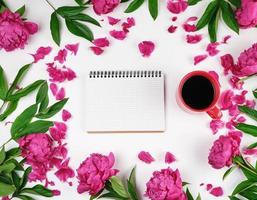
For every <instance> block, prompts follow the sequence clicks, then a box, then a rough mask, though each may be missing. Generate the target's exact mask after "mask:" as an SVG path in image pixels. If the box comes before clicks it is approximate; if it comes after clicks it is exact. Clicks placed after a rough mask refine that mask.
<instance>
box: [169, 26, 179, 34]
mask: <svg viewBox="0 0 257 200" xmlns="http://www.w3.org/2000/svg"><path fill="white" fill-rule="evenodd" d="M177 28H178V27H177V26H173V25H171V26H170V27H169V28H168V32H169V33H175V31H176V30H177Z"/></svg>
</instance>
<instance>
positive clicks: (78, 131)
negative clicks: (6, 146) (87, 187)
mask: <svg viewBox="0 0 257 200" xmlns="http://www.w3.org/2000/svg"><path fill="white" fill-rule="evenodd" d="M9 2H10V3H9V4H10V7H11V8H12V9H13V10H16V8H18V7H20V6H21V5H23V3H24V2H25V1H11V0H10V1H9ZM25 3H26V5H27V12H26V17H27V18H28V19H29V20H31V21H34V22H36V23H38V24H39V26H40V30H39V32H38V33H37V34H36V35H34V36H32V37H31V39H30V40H29V44H28V45H27V46H26V48H25V49H24V50H17V51H14V52H10V53H6V52H4V51H3V50H2V51H1V53H0V63H1V65H2V66H3V67H4V69H5V71H6V72H7V75H8V77H10V78H11V77H14V75H15V74H16V72H17V70H18V69H19V68H20V67H21V66H22V65H24V64H26V63H28V62H31V61H32V57H31V56H30V55H29V54H28V53H32V52H35V51H36V49H37V48H38V47H39V46H46V45H50V46H53V47H54V51H53V52H54V53H53V52H52V54H51V56H49V57H47V59H46V60H44V61H41V62H39V63H37V64H35V65H34V66H33V68H32V69H31V70H30V72H29V74H28V76H27V77H26V78H25V80H24V85H26V84H27V83H30V82H32V81H34V80H36V79H39V78H41V79H42V78H43V79H46V78H47V74H46V66H45V65H44V63H45V62H47V61H51V60H52V58H53V56H54V55H55V54H56V52H57V51H58V47H57V46H56V45H55V44H54V43H53V41H52V39H51V35H50V31H49V18H50V14H51V12H52V10H51V8H50V7H49V6H48V5H47V4H46V3H45V2H44V0H33V1H32V0H31V1H26V2H25ZM52 3H53V4H54V5H55V6H56V7H57V6H59V5H73V2H72V0H62V1H58V0H52ZM207 3H208V1H206V2H202V3H199V5H197V6H194V7H190V8H188V9H187V11H186V12H185V13H183V14H181V15H179V16H178V21H177V22H175V23H174V24H177V25H179V28H178V30H177V31H176V33H174V34H169V33H168V32H167V28H168V27H169V26H170V25H171V24H172V23H173V22H171V17H172V16H174V15H172V14H171V13H169V12H168V11H167V9H166V3H165V2H164V1H163V2H162V3H161V5H160V9H159V10H160V13H159V16H158V19H157V20H156V21H155V22H153V20H152V19H151V18H150V16H149V13H148V10H147V5H146V4H144V5H143V6H142V7H141V8H140V9H139V10H137V11H136V12H135V13H133V14H130V15H127V14H124V13H123V11H124V10H125V8H126V6H127V4H123V5H121V6H119V8H117V9H116V10H115V12H113V14H111V16H113V17H118V18H122V19H125V18H126V17H128V16H134V17H135V19H136V26H135V27H133V28H132V29H131V32H130V33H129V34H128V38H126V39H125V40H124V41H118V40H115V39H113V38H110V37H109V36H108V31H109V30H111V29H112V27H111V26H110V25H108V24H107V22H106V20H105V21H104V22H102V28H97V27H94V26H92V29H93V30H94V33H95V37H96V38H97V37H103V36H108V38H109V39H110V41H111V46H110V48H107V49H106V51H105V53H104V54H103V55H101V56H95V55H93V54H92V52H91V51H90V50H89V49H88V47H89V45H90V43H89V42H87V41H85V40H83V39H80V38H78V37H75V36H73V35H71V34H70V33H69V32H68V31H67V30H66V28H65V27H64V26H63V27H62V47H63V46H64V45H65V44H67V43H76V42H80V49H79V52H78V55H77V56H76V57H72V56H69V57H68V61H67V66H69V67H71V68H72V69H73V70H74V71H76V73H77V75H78V78H77V79H76V80H74V81H72V82H68V83H65V84H64V85H63V86H64V87H66V93H67V96H68V97H70V100H69V102H68V103H67V106H66V108H67V109H68V110H70V111H71V112H72V114H73V118H72V120H70V121H69V123H68V125H69V130H68V137H67V143H68V145H67V146H68V148H69V155H70V157H71V166H72V167H73V168H74V169H76V168H77V167H78V166H79V164H80V163H81V162H82V161H83V160H84V159H85V158H86V157H87V156H88V155H89V154H90V153H93V152H99V153H103V154H108V153H109V152H110V151H112V152H114V154H115V156H116V164H115V167H116V168H117V169H120V170H121V172H120V174H119V175H120V176H121V177H124V178H125V177H127V176H128V175H129V172H130V170H131V169H132V168H133V166H135V165H137V182H138V188H139V191H140V195H141V196H142V199H144V197H143V193H144V191H145V184H146V182H147V181H148V179H149V178H150V176H151V174H152V172H153V171H154V170H159V169H161V168H164V167H167V165H166V164H164V155H165V152H166V151H171V152H172V153H174V154H175V155H176V157H177V160H178V162H176V163H174V164H172V165H171V167H172V168H173V169H175V168H179V170H180V172H181V174H182V177H183V180H184V181H187V182H190V183H191V185H190V189H191V191H192V193H193V194H194V195H195V196H196V194H197V193H198V192H200V193H201V195H202V199H203V200H214V199H217V198H215V197H213V196H211V195H210V194H208V192H206V191H205V189H204V188H203V187H200V186H199V185H200V183H212V184H213V185H214V186H222V187H223V188H224V190H225V194H226V195H229V194H230V193H231V192H232V189H233V188H234V187H235V186H236V184H237V183H239V181H240V180H241V179H242V178H243V176H242V175H241V174H240V172H239V171H236V172H234V173H233V175H231V176H230V177H228V178H227V179H226V180H225V181H224V182H223V181H222V175H223V173H224V171H225V169H223V170H215V169H212V168H211V167H210V166H209V165H208V159H207V158H208V152H209V149H210V147H211V145H212V143H213V141H214V140H215V139H216V138H217V137H218V136H219V135H220V134H225V133H226V131H225V130H221V131H220V132H219V133H218V134H217V135H215V136H213V135H212V133H211V130H210V129H209V128H208V125H209V121H210V118H209V117H208V116H207V115H206V114H198V115H196V114H189V113H186V112H184V111H182V110H181V109H180V108H179V107H178V106H177V104H176V101H175V93H176V89H177V86H178V83H179V81H180V79H181V77H182V76H183V75H184V74H186V73H188V72H190V71H192V70H196V69H201V70H207V71H209V70H215V71H217V72H218V73H219V75H220V76H221V85H222V90H224V89H226V88H229V84H228V81H227V79H226V78H224V76H223V73H222V69H221V66H220V63H219V56H221V55H222V54H224V53H228V52H229V53H231V54H232V55H233V56H234V57H235V58H236V57H238V55H239V54H240V52H241V51H242V50H244V49H246V48H249V47H250V46H251V44H253V43H254V42H256V40H257V36H256V33H257V30H256V29H252V30H242V31H241V33H240V36H238V35H236V34H233V33H232V32H231V31H230V30H228V29H227V28H226V27H225V26H224V24H221V26H220V29H219V30H220V32H219V38H220V39H221V38H222V37H223V36H225V35H227V34H232V35H233V37H232V39H231V40H229V44H228V45H222V46H220V47H219V49H220V50H221V53H220V54H219V56H216V57H211V58H208V59H207V60H205V61H204V62H202V63H201V64H199V65H197V66H194V65H193V57H194V56H195V55H198V54H203V53H205V48H206V45H207V44H208V37H207V32H206V29H204V30H202V31H201V33H202V34H203V35H204V40H203V41H202V42H201V43H199V44H196V45H190V44H187V43H186V42H185V35H186V33H185V32H184V31H183V30H182V28H181V24H182V23H183V22H184V21H185V20H186V19H187V18H188V17H189V16H194V15H198V16H199V15H200V14H202V11H203V8H204V7H205V6H206V4H207ZM91 12H92V11H90V13H91ZM93 15H94V14H93ZM95 17H96V18H97V19H99V20H100V19H106V16H95ZM221 29H222V30H221ZM142 40H151V41H153V42H154V43H155V44H156V49H155V51H154V52H153V54H152V56H151V57H150V58H143V57H142V56H141V55H140V53H139V52H138V49H137V44H138V43H139V42H141V41H142ZM90 69H94V70H98V69H119V70H121V69H125V70H127V69H130V70H132V69H137V70H144V69H156V70H160V69H161V70H163V71H164V73H165V74H166V122H167V131H166V132H165V133H161V134H99V135H93V134H91V135H90V134H87V133H86V132H85V130H84V129H83V115H82V112H81V108H82V107H83V101H82V98H81V97H82V95H83V93H84V92H85V91H84V88H85V86H84V85H83V76H85V75H86V73H87V72H88V71H89V70H90ZM254 82H255V84H254ZM255 87H256V79H254V78H253V79H251V80H249V81H247V83H246V84H245V88H246V89H249V90H252V89H254V88H255ZM250 96H251V95H249V97H250ZM32 99H33V98H32V97H26V98H25V99H24V100H23V101H22V102H21V103H20V106H19V108H18V109H17V111H16V114H13V115H12V116H11V117H10V118H9V120H13V119H14V118H15V115H17V113H19V112H20V111H22V110H23V109H24V108H25V107H26V106H27V105H30V104H32V101H33V100H32ZM0 126H1V127H0V130H1V132H0V134H1V136H0V143H2V142H3V141H5V140H6V139H8V137H9V135H8V134H9V132H8V131H9V128H10V125H9V126H7V127H5V126H4V125H3V123H2V124H1V125H0ZM250 142H254V138H251V137H246V136H245V137H244V140H243V146H245V145H246V144H249V143H250ZM141 150H146V151H149V152H150V153H151V154H152V155H153V156H154V157H155V158H156V162H154V163H153V164H151V165H147V164H144V163H142V162H140V161H139V160H138V159H137V154H138V153H139V152H140V151H141ZM50 180H54V181H55V182H56V187H54V188H56V189H60V190H61V192H62V195H61V196H59V197H54V198H53V199H67V200H68V199H86V198H88V196H87V194H82V195H79V194H77V192H76V186H77V182H76V179H74V181H73V182H74V186H73V187H69V186H68V184H63V183H60V182H59V181H58V180H57V179H56V178H55V177H54V176H52V175H51V173H50ZM38 199H44V198H38ZM219 199H227V197H225V196H223V197H220V198H219Z"/></svg>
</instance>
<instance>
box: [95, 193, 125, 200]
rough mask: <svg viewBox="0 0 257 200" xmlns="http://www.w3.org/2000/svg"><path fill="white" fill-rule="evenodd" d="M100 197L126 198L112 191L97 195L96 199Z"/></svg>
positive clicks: (117, 199)
mask: <svg viewBox="0 0 257 200" xmlns="http://www.w3.org/2000/svg"><path fill="white" fill-rule="evenodd" d="M101 198H110V199H116V200H127V198H124V197H121V196H119V195H118V194H116V193H113V192H107V193H105V194H103V195H101V196H99V197H98V199H101Z"/></svg>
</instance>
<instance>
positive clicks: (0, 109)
mask: <svg viewBox="0 0 257 200" xmlns="http://www.w3.org/2000/svg"><path fill="white" fill-rule="evenodd" d="M5 104H6V101H4V102H3V104H2V105H1V107H0V114H1V113H2V110H3V108H4V106H5Z"/></svg>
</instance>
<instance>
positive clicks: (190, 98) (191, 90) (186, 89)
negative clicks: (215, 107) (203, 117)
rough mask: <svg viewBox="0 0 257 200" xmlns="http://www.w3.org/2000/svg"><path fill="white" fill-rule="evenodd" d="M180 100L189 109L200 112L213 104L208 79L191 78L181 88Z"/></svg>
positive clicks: (212, 93)
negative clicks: (181, 99)
mask: <svg viewBox="0 0 257 200" xmlns="http://www.w3.org/2000/svg"><path fill="white" fill-rule="evenodd" d="M182 98H183V100H184V102H185V103H186V104H187V105H188V106H189V107H191V108H193V109H196V110H201V109H205V108H207V107H209V106H210V105H211V103H212V102H213V98H214V89H213V86H212V83H211V82H210V80H209V79H207V78H205V77H204V76H200V75H197V76H192V77H191V78H189V79H188V80H186V82H185V83H184V85H183V87H182Z"/></svg>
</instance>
